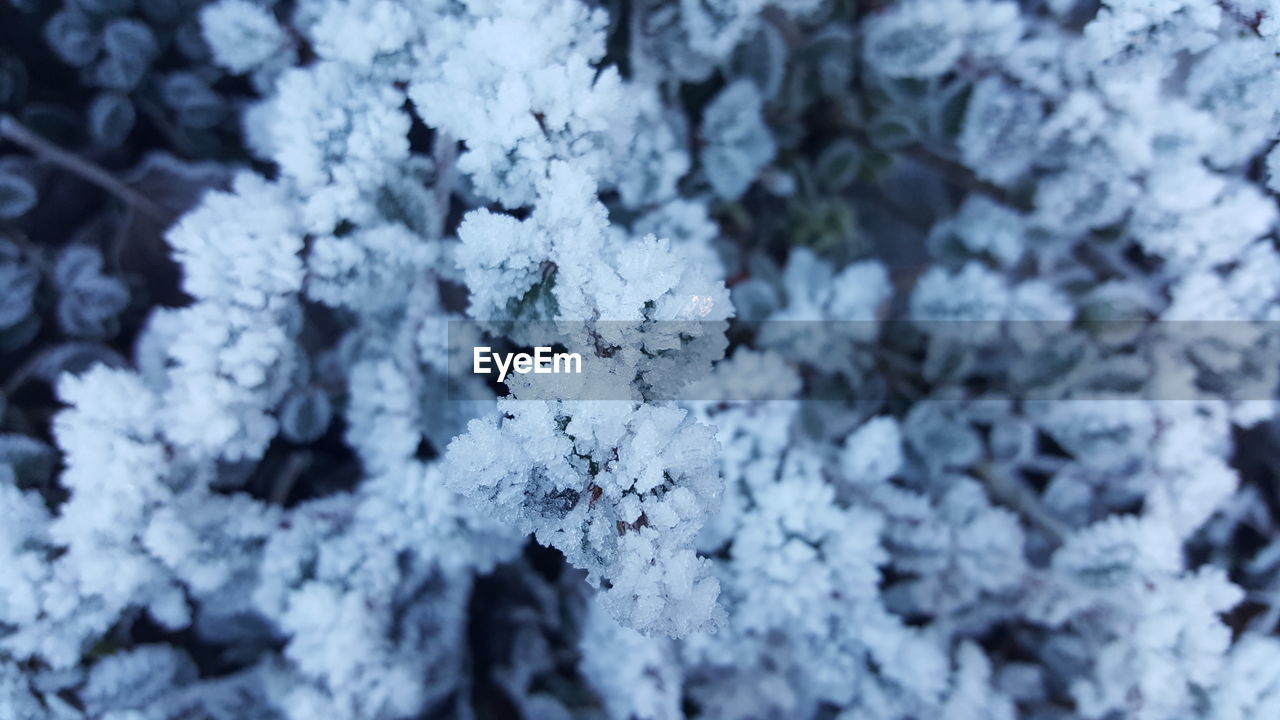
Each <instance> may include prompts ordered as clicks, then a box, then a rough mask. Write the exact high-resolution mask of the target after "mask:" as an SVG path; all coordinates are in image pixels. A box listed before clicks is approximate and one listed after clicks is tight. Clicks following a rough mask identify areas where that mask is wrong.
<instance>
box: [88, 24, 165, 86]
mask: <svg viewBox="0 0 1280 720" xmlns="http://www.w3.org/2000/svg"><path fill="white" fill-rule="evenodd" d="M102 47H103V57H102V59H101V60H99V62H98V64H97V66H96V67H95V68H94V77H95V79H96V80H97V82H98V84H99V85H102V86H103V87H106V88H111V89H113V90H132V89H133V88H134V87H135V86H136V85H137V84H138V82H139V81H141V80H142V76H143V75H144V74H145V73H146V72H147V68H149V67H150V66H151V61H152V59H153V58H154V57H155V56H156V53H157V51H158V48H157V46H156V38H155V35H153V34H152V32H151V28H149V27H147V26H146V25H145V24H143V23H141V22H138V21H137V20H113V21H111V23H109V24H108V25H107V26H106V28H105V29H104V30H103V31H102Z"/></svg>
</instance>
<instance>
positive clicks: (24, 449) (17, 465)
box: [0, 433, 58, 488]
mask: <svg viewBox="0 0 1280 720" xmlns="http://www.w3.org/2000/svg"><path fill="white" fill-rule="evenodd" d="M57 461H58V456H57V454H56V453H54V451H53V448H51V447H49V446H48V445H45V444H44V443H42V442H40V441H39V440H36V439H34V438H29V437H27V436H26V435H15V434H11V433H4V434H0V465H7V466H9V468H10V469H11V470H12V471H13V475H14V479H15V481H16V482H17V484H18V487H22V488H42V487H44V486H45V485H46V484H47V483H48V482H49V480H50V478H51V477H52V476H53V468H54V465H55V464H56V463H57Z"/></svg>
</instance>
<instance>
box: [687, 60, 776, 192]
mask: <svg viewBox="0 0 1280 720" xmlns="http://www.w3.org/2000/svg"><path fill="white" fill-rule="evenodd" d="M763 109H764V101H763V99H762V98H761V96H760V92H759V91H758V90H757V89H756V87H755V86H754V85H752V84H751V83H750V82H748V81H745V80H738V81H735V82H734V83H732V84H730V85H729V86H728V87H726V88H725V89H724V90H721V91H720V94H719V95H717V96H716V97H715V99H714V100H712V101H711V103H710V104H708V105H707V108H706V110H705V112H704V113H703V116H702V131H701V132H702V137H703V138H704V139H705V140H706V145H705V146H703V148H702V153H701V159H702V164H703V167H704V168H705V169H706V172H707V179H708V180H710V181H711V186H712V187H713V188H714V189H715V191H716V194H717V195H719V196H720V197H722V198H724V199H726V200H734V199H737V198H738V197H741V196H742V194H743V193H744V192H746V191H747V188H748V187H750V186H751V183H753V182H755V178H756V175H757V174H758V173H759V172H760V170H761V168H763V167H764V166H765V165H766V164H767V163H768V162H769V161H770V160H772V159H773V155H774V150H775V147H774V144H773V139H772V137H770V135H769V130H768V128H767V127H766V126H765V124H764V119H763V117H762V116H761V112H762V111H763Z"/></svg>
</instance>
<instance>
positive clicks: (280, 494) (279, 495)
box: [271, 450, 311, 505]
mask: <svg viewBox="0 0 1280 720" xmlns="http://www.w3.org/2000/svg"><path fill="white" fill-rule="evenodd" d="M310 466H311V453H309V452H307V451H306V450H298V451H295V452H292V453H290V454H289V457H288V459H287V460H285V464H284V469H283V470H281V471H280V475H279V476H278V477H277V478H276V481H275V483H274V484H272V486H271V503H272V504H273V505H283V504H284V503H285V501H286V500H288V499H289V493H290V492H291V491H292V490H293V486H294V483H296V482H297V481H298V478H299V477H301V476H302V473H303V472H304V471H305V470H306V469H307V468H308V467H310Z"/></svg>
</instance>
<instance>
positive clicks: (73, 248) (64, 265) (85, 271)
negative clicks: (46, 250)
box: [53, 245, 102, 290]
mask: <svg viewBox="0 0 1280 720" xmlns="http://www.w3.org/2000/svg"><path fill="white" fill-rule="evenodd" d="M100 274H102V253H101V252H99V251H98V249H97V248H95V247H91V246H89V245H68V246H67V247H65V248H63V249H62V252H60V253H58V261H57V263H55V264H54V266H53V283H54V285H56V286H57V287H58V289H59V290H71V289H72V288H74V287H75V286H76V285H77V284H78V283H80V282H81V281H84V280H88V279H90V278H93V277H94V276H96V275H100Z"/></svg>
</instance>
